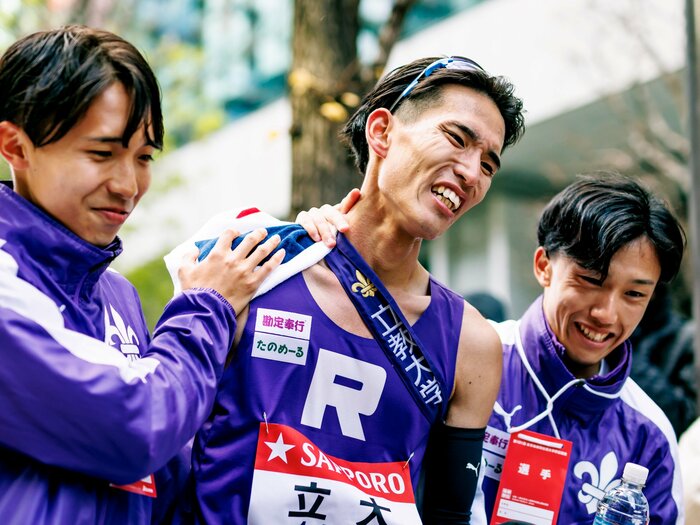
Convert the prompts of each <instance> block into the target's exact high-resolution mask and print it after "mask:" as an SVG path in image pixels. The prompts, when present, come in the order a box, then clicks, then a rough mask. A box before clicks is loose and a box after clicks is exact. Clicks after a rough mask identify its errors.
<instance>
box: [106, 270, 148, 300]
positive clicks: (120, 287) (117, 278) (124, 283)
mask: <svg viewBox="0 0 700 525" xmlns="http://www.w3.org/2000/svg"><path fill="white" fill-rule="evenodd" d="M101 281H102V283H103V284H108V285H109V286H110V287H112V288H113V289H114V290H115V291H116V292H118V293H119V294H121V295H125V296H130V297H132V298H133V299H135V300H136V301H139V302H140V298H139V294H138V292H137V291H136V287H135V286H134V285H133V284H132V283H131V281H129V279H127V278H126V277H124V276H123V275H122V274H121V273H119V272H118V271H117V270H115V269H114V268H112V267H109V268H107V270H106V271H105V272H104V274H103V275H102V277H101Z"/></svg>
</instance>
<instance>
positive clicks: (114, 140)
mask: <svg viewBox="0 0 700 525" xmlns="http://www.w3.org/2000/svg"><path fill="white" fill-rule="evenodd" d="M85 140H87V141H88V142H99V143H101V144H120V145H121V144H123V143H124V140H123V139H122V137H85ZM144 146H151V147H153V148H155V147H156V145H155V144H153V142H151V141H150V140H146V142H144V143H143V144H142V145H141V146H140V147H144Z"/></svg>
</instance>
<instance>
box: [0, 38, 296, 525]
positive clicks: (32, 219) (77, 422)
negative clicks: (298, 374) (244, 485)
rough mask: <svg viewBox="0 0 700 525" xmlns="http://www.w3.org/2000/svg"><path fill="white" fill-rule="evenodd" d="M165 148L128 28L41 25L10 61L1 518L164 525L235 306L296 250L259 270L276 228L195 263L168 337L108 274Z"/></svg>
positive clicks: (1, 97) (2, 112)
mask: <svg viewBox="0 0 700 525" xmlns="http://www.w3.org/2000/svg"><path fill="white" fill-rule="evenodd" d="M162 140H163V122H162V115H161V108H160V92H159V88H158V85H157V83H156V79H155V77H154V76H153V72H152V71H151V69H150V67H149V66H148V64H147V63H146V61H145V60H144V59H143V57H142V56H141V55H140V54H139V52H138V51H137V50H136V49H135V48H134V47H133V46H132V45H131V44H129V43H127V42H125V41H124V40H122V39H121V38H119V37H117V36H116V35H113V34H111V33H108V32H105V31H97V30H92V29H88V28H85V27H76V26H73V27H67V28H63V29H59V30H54V31H47V32H42V33H35V34H33V35H30V36H28V37H25V38H23V39H22V40H19V41H18V42H16V43H15V44H13V45H12V46H10V48H9V49H8V50H7V51H6V52H5V54H4V55H3V56H2V57H1V58H0V154H2V156H3V158H4V159H5V160H6V161H7V162H8V164H9V165H10V169H11V172H12V184H0V356H2V366H0V523H3V524H6V525H7V524H10V525H21V524H27V523H37V524H53V525H62V524H66V523H73V524H98V523H99V524H107V523H113V524H119V525H123V524H127V523H128V524H146V523H149V522H150V519H151V509H152V502H153V497H157V495H158V489H159V485H158V483H157V482H154V476H153V473H154V472H156V471H157V470H158V469H160V468H161V467H162V466H163V465H165V463H166V462H167V461H168V460H169V459H170V458H171V457H173V456H175V455H176V454H177V453H178V451H179V450H180V449H181V448H182V447H183V446H184V445H185V444H186V442H187V441H188V440H189V439H190V438H191V437H192V436H193V435H194V434H195V432H196V430H197V429H198V428H199V426H200V425H201V424H202V422H203V421H204V419H205V417H206V416H207V414H208V413H209V411H210V409H211V405H212V403H213V401H214V394H215V389H216V383H217V380H218V378H219V377H220V376H221V373H222V370H223V365H224V361H225V358H226V355H227V353H228V350H229V348H230V347H231V343H232V341H233V337H234V332H235V329H236V313H237V312H240V310H241V309H242V308H243V307H244V306H245V304H247V302H248V300H249V299H250V297H251V296H252V294H253V292H254V291H255V289H256V288H257V286H258V284H259V283H260V282H261V281H262V280H263V278H264V277H265V276H266V275H267V274H268V273H269V272H270V271H271V270H272V269H273V268H274V267H275V266H276V265H277V264H278V263H279V261H280V260H281V258H282V256H283V255H284V254H283V253H280V255H276V256H273V257H272V258H271V259H270V261H269V262H268V263H266V264H265V265H263V267H262V268H260V269H259V270H258V271H255V272H253V269H254V268H255V267H256V265H257V264H258V263H259V262H260V261H261V260H262V259H263V258H264V257H266V256H267V255H268V254H269V253H270V251H271V250H272V248H273V247H274V246H275V245H276V239H275V238H273V239H271V240H270V241H268V242H267V243H265V244H264V245H261V246H259V247H258V248H256V249H255V251H254V252H253V254H251V255H250V257H248V258H247V259H246V254H247V253H248V252H250V250H251V249H252V248H253V247H254V246H255V245H256V244H257V242H258V241H259V240H260V239H262V238H263V237H264V235H265V232H264V231H257V232H254V233H253V234H252V235H251V237H250V240H244V241H243V243H242V244H241V247H240V248H239V249H237V250H234V251H231V250H230V246H231V241H232V240H233V238H234V236H235V233H234V232H232V231H227V232H225V233H224V234H223V235H222V236H221V239H220V242H219V243H218V244H217V246H216V247H215V248H214V249H213V250H212V253H211V255H210V256H209V257H208V258H207V260H206V261H204V262H202V263H201V264H195V259H196V250H195V251H193V252H192V253H190V254H188V256H187V259H186V260H183V264H182V268H181V271H180V279H181V283H182V288H183V290H184V291H183V293H181V294H179V295H178V296H177V297H175V298H174V299H173V300H172V301H171V302H170V303H169V304H168V305H167V307H166V308H165V312H164V314H163V317H162V318H161V320H160V321H159V323H158V325H157V327H156V330H155V332H154V334H153V337H152V338H151V336H150V335H149V333H148V330H147V327H146V323H145V321H144V317H143V313H142V311H141V306H140V302H139V298H138V296H137V294H136V291H135V289H134V288H133V286H132V285H131V284H129V282H128V281H127V280H126V279H124V278H123V277H122V276H121V275H119V274H118V273H117V272H115V271H113V270H111V269H110V268H109V265H110V263H111V262H112V260H114V258H115V257H117V256H118V255H119V253H120V252H121V250H122V247H121V241H120V240H119V238H118V237H117V232H118V231H119V229H120V227H121V226H122V224H123V223H124V221H125V220H126V219H127V218H128V217H129V214H130V213H131V212H132V210H133V209H134V207H135V206H136V204H137V203H138V202H139V200H140V199H141V197H142V196H143V194H144V193H145V191H146V190H147V189H148V185H149V182H150V164H151V161H152V160H153V159H152V155H153V153H154V151H155V150H158V149H160V147H161V145H162ZM157 478H158V477H157V476H156V479H157ZM161 489H162V487H161Z"/></svg>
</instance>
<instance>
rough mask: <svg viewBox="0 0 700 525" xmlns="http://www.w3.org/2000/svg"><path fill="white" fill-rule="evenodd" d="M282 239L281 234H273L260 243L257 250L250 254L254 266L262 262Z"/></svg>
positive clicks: (249, 257)
mask: <svg viewBox="0 0 700 525" xmlns="http://www.w3.org/2000/svg"><path fill="white" fill-rule="evenodd" d="M280 241H281V239H280V236H279V235H273V236H271V237H270V238H269V239H268V240H266V241H265V242H264V243H262V244H260V245H258V246H257V247H256V248H255V250H253V252H252V253H251V254H250V255H249V256H248V260H249V261H250V263H251V265H252V266H253V267H255V266H257V265H258V264H260V263H261V262H262V261H263V260H264V259H265V258H266V257H267V256H268V255H270V254H271V253H272V252H273V251H274V249H275V248H277V246H279V243H280Z"/></svg>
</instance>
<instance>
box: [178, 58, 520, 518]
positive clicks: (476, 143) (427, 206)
mask: <svg viewBox="0 0 700 525" xmlns="http://www.w3.org/2000/svg"><path fill="white" fill-rule="evenodd" d="M522 129H523V117H522V102H521V101H520V100H519V99H518V98H516V97H515V96H514V95H513V87H512V85H511V84H510V83H508V82H507V81H505V80H504V79H503V78H501V77H494V76H491V75H489V74H487V73H486V72H485V71H484V70H483V69H482V68H481V67H480V66H478V65H477V64H476V63H474V62H473V61H471V60H468V59H464V58H458V57H454V58H443V59H436V58H427V59H422V60H417V61H414V62H412V63H410V64H408V65H405V66H402V67H400V68H398V69H396V70H394V71H393V72H392V73H390V74H389V75H388V76H386V77H385V78H384V79H382V80H380V81H379V83H378V84H377V86H375V88H374V89H373V90H372V91H371V92H370V93H369V94H368V95H367V96H366V97H365V98H364V100H363V103H362V105H361V107H360V109H359V110H358V111H357V113H356V114H355V115H354V116H353V117H352V118H351V119H350V121H349V122H348V124H347V125H346V127H345V130H344V134H345V137H346V139H347V141H348V142H349V143H350V146H351V148H352V150H353V154H354V155H355V158H356V161H357V165H358V167H359V169H360V171H361V172H362V173H363V174H364V182H363V185H362V189H361V197H360V199H359V201H358V203H357V204H356V206H355V207H354V208H353V209H352V211H351V212H350V213H349V214H348V215H347V221H348V223H349V225H350V229H349V230H348V235H347V237H344V236H340V238H339V239H338V243H337V246H336V248H335V249H334V250H333V251H332V252H331V253H330V254H328V255H327V256H326V257H325V259H323V261H321V262H320V263H318V264H315V265H313V266H311V267H309V268H308V269H306V270H305V271H303V273H298V274H296V275H294V276H292V277H290V278H289V279H288V280H286V281H285V282H283V283H282V284H279V285H278V286H277V287H276V288H274V289H273V290H271V291H270V292H268V293H266V294H265V295H262V296H260V297H258V298H257V299H255V300H254V301H252V302H251V305H250V309H249V311H247V313H246V315H247V319H246V321H245V322H243V321H242V322H241V323H240V325H239V327H240V328H239V330H238V333H237V335H236V343H235V345H236V349H235V351H234V355H233V358H232V361H231V364H230V366H229V367H228V368H227V369H226V371H225V373H224V377H223V379H222V382H221V383H220V388H219V393H218V396H217V403H216V406H215V407H214V410H213V412H212V415H211V417H210V419H209V421H208V422H207V423H206V424H205V426H204V428H203V430H202V431H201V432H199V434H198V436H197V438H196V440H195V447H194V452H193V462H194V466H193V489H194V490H193V494H192V495H193V498H192V501H191V502H190V503H191V508H190V509H184V510H183V512H185V513H187V511H188V510H189V512H191V514H192V516H190V518H189V519H194V520H195V521H198V522H201V523H215V522H226V523H250V524H269V523H282V522H285V523H286V522H288V520H289V522H290V523H303V522H306V523H338V524H340V523H353V524H355V523H372V522H378V523H386V524H401V525H409V524H417V523H420V518H419V515H418V512H417V510H416V505H415V497H414V491H415V490H416V488H417V485H418V479H419V473H420V471H421V467H422V466H423V464H424V456H425V452H426V448H427V446H428V438H429V435H430V434H431V431H434V432H433V437H432V439H433V443H434V444H433V445H431V448H432V449H434V450H435V452H434V454H432V456H433V457H432V459H431V461H430V466H429V467H428V470H427V481H426V484H425V486H426V493H425V513H424V516H423V519H424V521H425V523H467V522H468V519H469V518H468V515H469V509H470V505H471V497H472V496H473V493H474V489H475V486H476V480H477V476H476V472H477V467H476V466H478V464H479V458H480V455H481V443H482V440H483V436H484V426H485V425H486V422H487V420H488V416H489V413H490V407H491V406H492V405H493V401H494V399H495V396H496V392H497V390H498V383H499V380H500V370H501V363H500V360H501V352H500V343H499V340H498V337H497V335H496V333H495V331H494V330H493V329H492V328H491V327H490V325H489V324H488V323H487V322H486V321H485V320H484V319H483V318H482V317H481V316H480V315H479V314H478V313H477V311H476V310H475V309H473V308H472V307H470V306H469V305H467V304H466V303H465V302H464V300H463V299H462V298H461V296H459V295H457V294H455V293H453V292H451V291H449V290H448V289H447V288H445V287H444V286H443V285H442V284H440V283H438V282H437V281H435V280H434V279H433V278H432V277H431V276H430V274H429V273H428V271H427V270H426V269H425V268H423V267H422V266H421V265H420V263H419V262H418V252H419V249H420V246H421V242H422V240H423V239H434V238H435V237H437V236H439V235H441V234H443V233H444V232H445V231H446V230H447V229H448V228H449V227H450V226H451V225H452V224H454V223H455V222H456V221H457V220H458V219H459V218H460V217H461V216H462V215H464V214H465V213H466V212H467V211H468V210H469V209H470V208H472V207H473V206H475V205H477V204H478V203H479V202H480V201H481V200H482V199H483V197H484V195H485V194H486V192H487V191H488V189H489V187H490V185H491V180H492V178H493V176H494V175H495V173H496V172H497V170H498V168H499V165H500V155H501V153H502V151H503V150H504V148H505V147H507V146H509V145H511V144H513V143H514V142H515V141H516V140H517V139H518V138H519V136H520V134H521V133H522ZM242 319H243V318H242V317H241V320H242ZM470 492H471V494H470ZM185 521H188V520H185Z"/></svg>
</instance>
